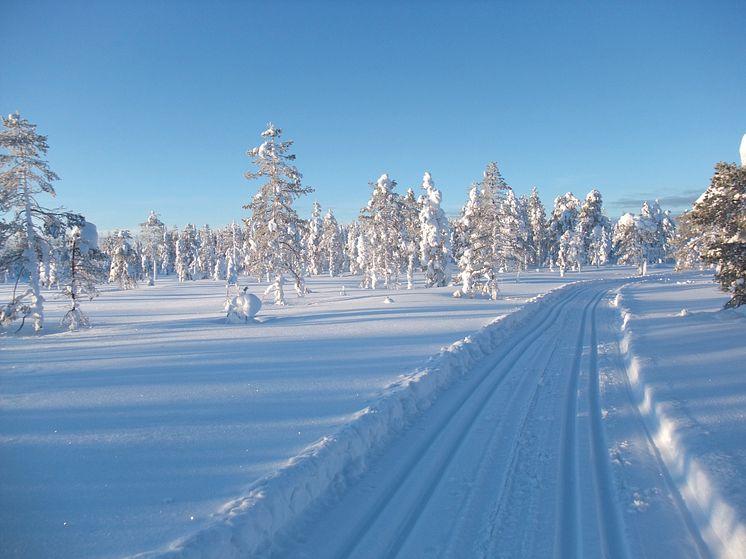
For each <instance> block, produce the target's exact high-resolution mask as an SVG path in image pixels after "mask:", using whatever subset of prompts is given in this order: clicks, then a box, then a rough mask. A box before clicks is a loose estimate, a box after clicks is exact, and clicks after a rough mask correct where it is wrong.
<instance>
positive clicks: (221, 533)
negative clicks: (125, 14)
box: [135, 282, 586, 559]
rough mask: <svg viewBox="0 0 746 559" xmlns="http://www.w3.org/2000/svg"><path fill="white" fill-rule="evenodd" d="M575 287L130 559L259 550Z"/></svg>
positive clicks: (505, 322) (469, 344)
mask: <svg viewBox="0 0 746 559" xmlns="http://www.w3.org/2000/svg"><path fill="white" fill-rule="evenodd" d="M581 283H586V282H579V283H576V284H572V285H568V286H565V287H562V288H559V289H556V290H554V291H550V292H549V293H547V294H544V295H539V296H537V297H534V298H533V299H530V300H529V301H528V303H527V304H526V305H525V306H523V307H522V308H520V309H519V310H517V311H515V312H513V313H510V314H508V315H504V316H502V317H499V318H498V319H496V320H494V321H493V322H491V323H490V324H488V325H486V326H484V327H483V328H481V329H480V330H478V331H477V332H475V333H474V334H472V335H470V336H467V337H466V338H464V339H462V340H460V341H458V342H455V343H454V344H451V345H450V346H448V347H446V348H443V349H442V350H441V351H440V352H439V353H438V354H436V355H434V356H433V357H431V358H430V359H429V360H428V361H427V362H426V363H425V365H424V366H423V367H421V368H419V369H417V370H415V371H414V372H412V373H410V374H407V375H403V376H401V377H400V378H399V379H397V380H396V381H395V382H394V383H392V384H390V385H389V386H387V387H386V388H385V389H384V391H383V393H382V394H381V396H380V397H379V398H378V399H377V400H376V401H374V402H373V403H372V404H371V405H370V406H368V407H366V408H364V409H362V410H360V411H359V412H357V413H356V414H355V416H354V418H353V419H352V421H350V422H349V423H348V424H346V425H345V426H344V427H343V428H342V429H341V430H340V431H338V432H337V433H336V434H334V435H332V436H326V437H323V438H322V439H320V440H319V441H317V442H316V443H314V444H312V445H310V446H309V447H307V448H306V449H305V450H304V451H303V452H301V453H300V454H299V455H298V456H296V457H294V458H293V459H291V460H290V461H289V462H288V463H287V465H286V466H285V467H283V468H282V469H280V470H278V471H277V472H274V473H273V474H270V475H268V476H266V477H264V478H262V479H260V480H258V481H256V482H255V483H254V484H252V485H251V486H250V487H249V488H248V492H247V494H246V495H245V496H243V497H241V498H239V499H236V500H234V501H231V502H228V503H226V504H225V505H224V506H223V507H222V509H221V510H220V511H219V512H218V513H217V514H216V515H215V516H214V521H213V523H212V524H211V525H209V526H208V527H206V528H205V529H203V530H201V531H200V532H198V533H196V534H194V535H192V536H190V537H187V538H185V539H183V540H180V541H177V542H175V543H173V544H172V545H171V546H170V547H169V549H167V550H161V551H154V552H149V553H145V554H139V555H137V556H135V557H136V558H137V559H156V558H157V559H198V558H199V559H218V558H220V559H231V558H238V557H247V556H251V555H252V554H254V553H256V552H257V551H260V550H261V549H262V547H263V546H264V545H265V544H266V543H268V541H269V540H270V538H272V536H273V535H274V534H276V533H277V532H278V531H279V530H280V529H281V528H282V527H283V526H285V525H286V524H287V523H288V522H290V521H291V520H292V519H294V518H295V517H297V516H298V515H299V514H301V513H302V512H303V511H304V510H305V509H306V508H307V507H308V506H309V505H310V504H311V503H312V502H313V501H314V500H315V499H316V498H318V497H320V496H321V495H322V494H323V493H324V492H325V491H327V490H328V489H329V488H331V487H339V486H342V487H343V486H344V485H345V484H346V483H347V482H348V481H350V480H353V479H354V478H356V477H357V476H358V475H359V474H360V473H361V472H362V471H364V470H365V468H366V464H367V462H368V460H369V457H370V455H371V451H373V450H374V449H376V448H379V447H380V446H381V445H383V444H384V443H385V442H386V441H388V440H389V439H390V438H391V436H392V435H394V434H395V433H397V432H398V431H400V430H401V429H402V428H403V427H404V426H406V425H407V424H408V423H409V422H410V421H411V420H412V419H413V418H414V417H416V416H417V415H418V414H420V413H422V412H423V411H424V410H426V409H427V408H429V407H430V406H431V404H432V403H433V402H434V400H435V398H436V396H437V395H438V394H439V393H440V392H441V391H442V390H443V389H444V388H445V387H447V386H448V385H449V384H451V383H452V382H454V381H455V380H456V379H458V378H459V377H461V376H462V375H465V374H467V373H468V372H469V371H470V370H472V369H473V368H474V366H475V365H476V364H477V363H478V362H479V361H480V360H481V359H482V358H483V357H485V356H486V355H487V354H489V353H491V352H493V351H495V350H496V349H497V348H498V347H499V345H500V344H501V343H502V342H503V341H505V340H506V339H508V338H509V337H510V336H511V335H512V332H513V331H514V330H515V329H517V328H519V327H520V326H521V325H523V324H525V323H526V322H527V321H528V320H530V319H531V318H533V317H534V316H535V315H536V314H537V313H542V312H545V311H546V309H547V307H548V306H550V305H552V304H554V302H555V301H556V300H557V299H559V298H562V297H565V296H566V295H567V293H568V292H569V291H571V290H574V289H578V288H579V285H580V284H581Z"/></svg>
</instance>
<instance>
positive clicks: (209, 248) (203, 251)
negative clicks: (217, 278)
mask: <svg viewBox="0 0 746 559" xmlns="http://www.w3.org/2000/svg"><path fill="white" fill-rule="evenodd" d="M198 233H199V241H200V242H199V247H198V249H197V266H196V267H197V274H198V275H197V277H198V278H201V279H206V278H209V277H210V276H212V274H213V272H214V271H215V260H216V259H217V251H216V246H215V245H216V243H215V234H214V233H213V231H212V229H210V226H209V225H208V224H205V225H204V226H203V227H202V228H201V229H200V230H199V232H198Z"/></svg>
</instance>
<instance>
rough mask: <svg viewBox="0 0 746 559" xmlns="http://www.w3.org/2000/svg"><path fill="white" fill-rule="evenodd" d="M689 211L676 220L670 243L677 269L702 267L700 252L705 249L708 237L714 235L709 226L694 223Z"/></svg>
mask: <svg viewBox="0 0 746 559" xmlns="http://www.w3.org/2000/svg"><path fill="white" fill-rule="evenodd" d="M691 213H692V212H691V210H689V211H686V212H684V213H683V214H681V215H680V216H679V218H678V220H677V221H678V222H677V227H676V235H675V237H674V240H673V243H672V244H673V249H674V250H673V255H674V258H675V259H676V270H677V271H680V270H693V269H697V268H703V267H704V263H703V262H702V253H703V252H704V251H705V250H706V248H705V247H706V245H707V241H708V239H712V238H713V237H714V236H715V235H714V234H713V233H712V232H711V228H709V227H708V228H702V227H700V226H699V225H697V224H696V223H694V220H693V219H692V215H691Z"/></svg>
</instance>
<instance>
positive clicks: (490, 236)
mask: <svg viewBox="0 0 746 559" xmlns="http://www.w3.org/2000/svg"><path fill="white" fill-rule="evenodd" d="M494 202H495V200H494V197H493V195H492V193H491V192H490V190H489V189H487V188H484V184H482V185H477V184H474V185H472V187H471V189H470V190H469V199H468V200H467V202H466V204H465V205H464V207H463V209H462V210H461V217H460V218H459V221H458V227H459V230H460V235H461V239H462V242H463V243H464V244H463V246H464V247H465V248H464V249H463V252H462V253H461V257H460V258H459V259H458V262H457V264H458V268H459V274H458V276H457V282H458V283H460V284H461V287H460V288H459V289H458V290H457V291H456V292H454V294H453V295H454V296H455V297H475V296H487V297H489V298H490V299H497V294H498V292H499V288H498V279H497V278H498V270H499V265H500V260H499V254H498V253H497V252H496V246H497V245H496V243H495V226H496V225H495V224H496V219H495V216H496V213H495V204H494Z"/></svg>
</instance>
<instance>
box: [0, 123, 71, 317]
mask: <svg viewBox="0 0 746 559" xmlns="http://www.w3.org/2000/svg"><path fill="white" fill-rule="evenodd" d="M2 124H3V127H4V130H1V131H0V148H2V149H3V151H5V152H7V153H0V214H2V213H6V212H12V217H11V219H10V220H9V221H7V222H3V226H2V237H3V239H2V240H3V242H2V244H1V245H0V270H5V271H6V272H8V271H10V272H12V273H13V274H14V275H15V276H16V282H17V283H18V282H20V280H21V279H22V278H23V279H24V282H28V289H26V290H25V291H24V292H23V293H22V294H16V293H15V292H14V295H13V299H12V301H11V302H10V303H9V304H8V305H6V306H5V307H4V309H3V310H2V311H1V314H2V316H1V317H0V320H2V322H3V323H5V324H9V323H11V322H13V321H14V320H17V319H21V320H22V321H25V319H26V318H27V317H31V318H32V320H33V322H34V330H35V331H36V332H38V331H39V330H41V329H42V327H43V324H44V297H43V296H42V293H41V284H42V280H41V277H40V273H39V272H40V271H39V257H38V255H39V254H43V253H45V251H46V249H47V246H48V245H47V243H46V241H45V237H48V236H55V232H57V234H58V235H61V234H62V232H64V231H65V230H66V229H68V228H70V227H74V226H75V225H78V224H80V223H81V222H82V217H81V216H79V215H77V214H74V213H70V212H64V211H61V210H59V209H48V208H45V207H43V206H41V205H40V203H39V201H38V199H39V195H40V194H47V195H49V196H51V197H54V196H55V191H54V187H53V186H52V182H54V181H56V180H58V179H59V177H58V176H57V174H56V173H54V171H52V170H51V169H50V168H49V165H48V163H47V161H46V160H45V159H44V156H45V155H46V153H47V150H48V149H49V147H48V145H47V138H46V136H42V135H41V134H38V133H37V132H36V125H35V124H31V123H30V122H29V121H28V120H26V119H25V118H22V117H21V115H20V114H18V113H15V114H11V115H9V116H8V117H7V118H5V117H3V118H2Z"/></svg>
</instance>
